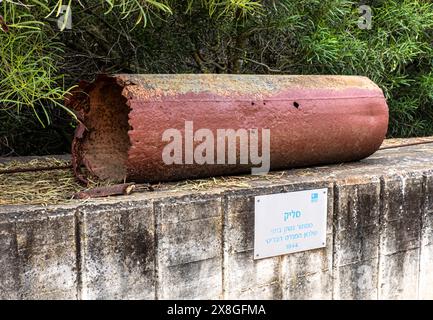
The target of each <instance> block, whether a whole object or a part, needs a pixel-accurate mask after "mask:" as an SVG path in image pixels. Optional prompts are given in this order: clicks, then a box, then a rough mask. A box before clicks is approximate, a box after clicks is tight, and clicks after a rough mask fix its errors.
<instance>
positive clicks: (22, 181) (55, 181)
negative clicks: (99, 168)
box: [0, 158, 84, 205]
mask: <svg viewBox="0 0 433 320" xmlns="http://www.w3.org/2000/svg"><path fill="white" fill-rule="evenodd" d="M69 164H70V162H69V161H64V160H59V159H55V158H46V159H35V160H32V161H30V162H26V163H23V162H18V161H12V162H7V163H3V164H1V163H0V172H1V171H5V170H15V169H19V168H35V169H36V168H41V167H51V166H53V167H55V166H67V165H69ZM83 189H84V187H83V186H80V185H79V184H78V183H77V182H76V180H75V177H74V175H73V173H72V170H71V169H60V170H50V171H35V172H25V173H14V174H1V173H0V205H5V204H41V205H48V204H56V203H59V202H62V201H65V200H68V199H71V198H72V195H73V194H74V193H75V192H77V191H79V190H83Z"/></svg>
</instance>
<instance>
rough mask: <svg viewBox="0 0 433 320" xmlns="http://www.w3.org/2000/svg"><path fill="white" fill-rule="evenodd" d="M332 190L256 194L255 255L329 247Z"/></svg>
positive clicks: (259, 256)
mask: <svg viewBox="0 0 433 320" xmlns="http://www.w3.org/2000/svg"><path fill="white" fill-rule="evenodd" d="M327 199H328V189H327V188H323V189H315V190H305V191H296V192H287V193H278V194H270V195H265V196H257V197H255V222H254V258H255V259H262V258H267V257H273V256H278V255H283V254H288V253H293V252H299V251H305V250H311V249H316V248H323V247H325V246H326V216H327V208H328V205H327V202H328V201H327Z"/></svg>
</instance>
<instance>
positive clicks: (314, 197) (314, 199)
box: [311, 192, 319, 203]
mask: <svg viewBox="0 0 433 320" xmlns="http://www.w3.org/2000/svg"><path fill="white" fill-rule="evenodd" d="M317 201H319V194H318V193H317V192H314V193H312V194H311V202H312V203H314V202H317Z"/></svg>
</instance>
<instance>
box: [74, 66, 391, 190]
mask: <svg viewBox="0 0 433 320" xmlns="http://www.w3.org/2000/svg"><path fill="white" fill-rule="evenodd" d="M67 104H68V106H69V107H72V108H74V109H75V110H76V111H77V113H78V114H79V117H80V118H81V121H82V123H81V124H80V126H79V127H78V128H77V130H76V134H75V139H74V142H73V150H72V154H73V165H74V168H75V171H76V173H77V176H78V177H80V178H81V179H82V180H85V178H86V175H89V174H92V175H95V176H96V177H98V178H100V179H110V180H113V181H124V180H129V181H137V182H143V181H145V182H156V181H170V180H180V179H186V178H200V177H209V176H219V175H231V174H240V173H248V172H250V170H251V168H257V167H261V168H262V170H266V164H265V163H264V161H265V157H262V158H260V157H259V158H258V157H257V156H259V155H260V154H261V152H262V153H266V152H267V151H269V156H270V158H269V160H270V168H271V169H272V170H275V169H286V168H292V167H299V166H309V165H318V164H330V163H341V162H345V161H354V160H359V159H362V158H365V157H367V156H369V155H371V154H372V153H374V152H375V151H376V150H377V149H378V148H379V146H380V145H381V143H382V141H383V139H384V138H385V135H386V131H387V127H388V107H387V104H386V100H385V97H384V95H383V92H382V90H381V89H380V88H379V87H378V86H377V85H376V84H374V83H373V82H372V81H370V80H369V79H368V78H365V77H357V76H283V75H209V74H181V75H179V74H177V75H174V74H173V75H125V74H121V75H115V76H99V77H98V78H97V79H96V81H94V82H93V83H82V84H81V85H80V90H76V92H75V93H74V94H73V95H72V97H70V98H69V99H68V101H67ZM200 129H204V130H200ZM230 130H231V131H230ZM220 133H221V134H220ZM224 133H225V134H226V135H224ZM229 133H230V134H233V133H234V134H235V136H234V137H235V138H234V139H235V140H234V143H235V144H234V145H233V139H231V138H233V136H232V137H231V138H230V137H229ZM242 134H246V136H242ZM236 135H237V136H238V138H237V142H236ZM267 135H269V142H270V144H269V145H268V146H267V145H266V141H267V138H268V137H267ZM241 136H242V137H241ZM243 138H245V139H243ZM179 139H180V140H179ZM179 141H180V146H179V143H178V144H177V145H176V142H179ZM218 142H219V143H220V144H218ZM230 144H231V146H230ZM175 146H177V147H178V148H179V147H180V148H181V150H178V149H176V150H175ZM222 147H223V148H224V150H222V149H221V148H222ZM232 147H234V148H235V151H236V155H235V156H234V157H235V158H233V157H232V158H231V160H230V156H233V148H232ZM267 147H269V150H267ZM218 148H220V149H218ZM230 148H232V149H231V150H230ZM256 149H258V153H257V150H256ZM170 150H171V151H170ZM253 151H254V152H255V153H254V152H253ZM167 152H168V153H167ZM254 154H255V155H256V156H255V158H254V157H253V155H254ZM219 156H221V157H220V158H219ZM261 156H265V154H261ZM167 159H169V160H170V159H171V160H172V161H171V162H173V161H174V163H170V161H167ZM173 159H174V160H173ZM254 159H255V160H256V161H255V162H254ZM260 159H261V160H262V163H259V162H258V161H257V160H260ZM233 160H234V161H235V162H233ZM82 164H84V165H85V166H86V167H87V173H86V174H84V175H83V174H81V173H80V166H81V165H82ZM259 171H260V170H259Z"/></svg>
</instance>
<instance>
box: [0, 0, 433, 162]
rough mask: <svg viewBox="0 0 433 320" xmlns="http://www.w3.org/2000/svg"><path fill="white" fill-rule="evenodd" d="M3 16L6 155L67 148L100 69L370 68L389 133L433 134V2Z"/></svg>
mask: <svg viewBox="0 0 433 320" xmlns="http://www.w3.org/2000/svg"><path fill="white" fill-rule="evenodd" d="M23 3H26V5H23ZM68 4H71V7H70V8H71V9H70V10H71V14H72V15H71V16H72V28H71V29H69V26H68V22H71V21H68V20H67V19H62V20H60V22H59V20H58V19H59V18H61V17H62V16H64V15H65V14H67V11H65V8H66V7H64V6H65V5H68ZM360 4H367V5H369V6H370V7H371V9H372V15H373V17H372V28H371V29H361V28H359V27H358V20H359V18H360V16H361V13H360V12H359V6H360ZM0 15H2V16H3V18H4V21H5V22H6V23H7V25H8V29H9V30H8V32H5V31H0V59H1V61H2V64H1V68H0V123H1V124H2V126H1V127H0V154H9V153H11V154H14V153H15V154H30V153H33V154H37V153H52V152H63V151H68V149H67V148H68V146H69V139H70V135H71V132H72V129H73V119H72V117H71V116H70V115H69V114H68V113H67V112H66V111H64V109H62V107H63V97H64V95H65V94H67V93H66V92H67V90H68V89H69V88H71V87H72V86H73V85H74V84H76V83H77V81H78V80H79V79H91V78H92V77H93V76H94V74H95V73H98V72H107V73H112V72H113V73H114V72H127V73H183V72H188V73H198V72H209V73H268V74H353V75H355V74H356V75H366V76H368V77H370V78H371V79H372V80H373V81H375V82H376V83H378V84H379V85H380V87H381V88H382V89H383V90H384V92H385V94H386V96H387V98H388V102H389V106H390V115H391V123H390V129H389V136H392V137H398V136H421V135H433V3H432V1H431V0H399V1H398V0H371V1H362V2H361V3H360V2H359V1H346V0H299V1H295V0H262V1H259V0H257V1H255V0H184V1H181V0H80V1H76V0H74V1H71V0H55V1H54V0H51V1H49V0H28V1H21V2H20V1H16V0H15V1H8V0H4V1H3V2H2V3H1V4H0ZM44 127H45V128H44ZM30 138H31V139H30Z"/></svg>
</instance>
